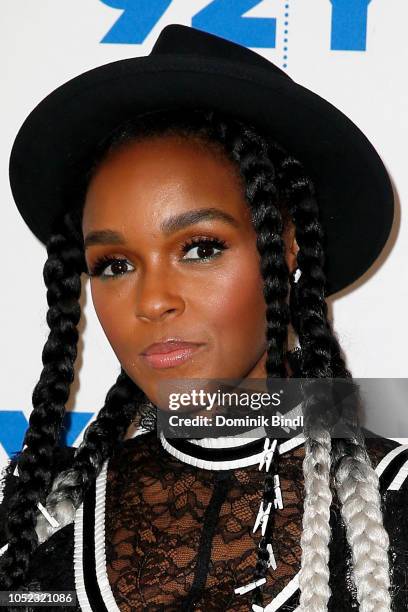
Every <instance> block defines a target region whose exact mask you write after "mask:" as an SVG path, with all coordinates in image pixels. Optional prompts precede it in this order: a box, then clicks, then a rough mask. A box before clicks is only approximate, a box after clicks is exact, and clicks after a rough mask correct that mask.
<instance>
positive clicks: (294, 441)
mask: <svg viewBox="0 0 408 612" xmlns="http://www.w3.org/2000/svg"><path fill="white" fill-rule="evenodd" d="M305 440H306V438H305V437H304V435H303V434H299V435H297V436H295V437H294V438H291V439H290V440H287V441H286V442H282V444H279V446H278V450H279V454H280V455H283V453H287V452H288V451H290V450H292V449H293V448H296V447H297V446H300V445H301V444H304V442H305Z"/></svg>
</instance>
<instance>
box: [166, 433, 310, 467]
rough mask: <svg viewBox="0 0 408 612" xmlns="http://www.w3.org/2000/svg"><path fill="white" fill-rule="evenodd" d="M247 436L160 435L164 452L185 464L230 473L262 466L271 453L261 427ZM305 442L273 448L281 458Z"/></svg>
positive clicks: (292, 441) (299, 437) (293, 440)
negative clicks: (194, 437) (244, 468)
mask: <svg viewBox="0 0 408 612" xmlns="http://www.w3.org/2000/svg"><path fill="white" fill-rule="evenodd" d="M245 434H246V435H239V436H224V437H220V438H201V439H198V440H197V439H193V440H189V439H184V438H166V437H165V436H164V434H163V432H160V442H161V444H162V446H163V448H164V449H165V450H166V451H167V452H168V453H170V455H173V457H176V458H177V459H179V460H180V461H183V462H184V463H188V464H189V465H193V466H195V467H198V468H202V469H205V470H230V469H236V468H243V467H248V466H250V465H256V464H257V463H259V464H260V468H261V464H262V460H263V459H265V457H266V455H267V454H268V453H269V454H270V453H271V447H272V441H271V440H270V439H269V438H268V437H267V434H266V431H265V429H264V428H263V427H258V428H256V429H252V430H249V431H248V432H245ZM304 441H305V438H304V436H303V435H301V434H299V435H297V436H295V437H293V438H290V439H288V440H285V441H284V442H282V443H281V444H277V442H276V444H275V446H276V447H277V451H278V453H279V454H280V455H282V454H284V453H287V452H289V451H290V450H292V449H293V448H296V447H298V446H300V445H301V444H303V443H304Z"/></svg>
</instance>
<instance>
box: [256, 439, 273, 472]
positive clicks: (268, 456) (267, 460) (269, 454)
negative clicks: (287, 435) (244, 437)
mask: <svg viewBox="0 0 408 612" xmlns="http://www.w3.org/2000/svg"><path fill="white" fill-rule="evenodd" d="M269 442H271V447H270V448H269ZM277 443H278V440H276V439H275V440H274V441H273V442H272V441H271V440H270V439H269V438H266V440H265V443H264V452H263V454H262V457H261V461H260V462H259V468H258V469H259V470H262V467H263V465H264V464H265V470H266V471H267V472H268V471H269V468H270V467H271V463H272V459H273V455H274V452H275V448H276V445H277Z"/></svg>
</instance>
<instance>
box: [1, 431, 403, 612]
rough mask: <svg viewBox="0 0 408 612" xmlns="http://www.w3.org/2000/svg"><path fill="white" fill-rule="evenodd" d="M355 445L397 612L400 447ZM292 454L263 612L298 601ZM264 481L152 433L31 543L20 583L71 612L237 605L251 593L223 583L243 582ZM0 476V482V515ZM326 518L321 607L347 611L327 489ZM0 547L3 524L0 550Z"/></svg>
mask: <svg viewBox="0 0 408 612" xmlns="http://www.w3.org/2000/svg"><path fill="white" fill-rule="evenodd" d="M366 444H367V448H368V452H369V455H370V457H371V460H372V463H373V466H374V467H376V468H377V472H378V473H379V475H380V483H381V491H382V504H383V513H384V522H385V526H386V529H387V531H388V533H389V535H390V541H391V549H390V561H391V566H392V576H391V578H392V587H391V593H392V601H393V604H392V605H393V608H392V610H393V611H395V612H403V611H405V610H407V609H408V535H407V534H408V518H407V517H408V512H407V511H406V508H407V502H408V484H407V481H408V478H407V479H406V480H405V478H404V474H405V473H406V472H404V464H405V463H406V462H407V461H408V446H406V447H404V446H400V445H399V444H398V443H396V442H394V441H391V440H388V439H385V438H374V439H373V438H367V440H366ZM73 450H74V449H70V450H68V449H66V450H64V451H63V450H62V449H61V452H60V461H61V456H62V455H64V457H65V459H64V460H65V462H66V463H68V462H69V458H70V457H71V456H72V454H73ZM70 451H72V452H70ZM303 458H304V446H303V444H299V445H298V446H296V447H294V448H291V449H290V450H288V451H286V452H282V453H281V454H280V461H279V475H280V487H281V491H282V500H283V508H281V509H279V508H278V509H277V510H275V511H274V512H275V514H274V525H273V552H274V557H275V560H276V568H275V569H274V568H273V567H271V568H270V569H269V570H268V574H267V581H266V583H265V584H264V585H263V587H262V591H263V599H264V601H263V606H264V609H265V611H266V612H273V611H279V612H293V611H294V610H296V608H297V607H298V605H299V589H298V585H297V578H298V572H299V570H300V558H301V548H300V535H301V521H302V512H303V472H302V461H303ZM407 465H408V464H407ZM405 469H406V466H405ZM264 477H265V472H264V471H263V470H262V471H260V470H259V469H258V463H257V464H255V465H249V466H247V467H241V468H234V469H224V470H208V469H204V468H200V467H196V466H193V465H189V464H187V463H185V462H184V461H181V460H180V459H178V458H176V457H174V456H172V455H171V454H170V453H169V452H168V451H167V450H165V449H164V448H163V446H162V444H161V442H160V440H159V439H158V438H157V436H156V433H155V432H150V433H144V434H142V435H138V436H137V437H135V438H132V439H130V440H126V441H124V442H123V443H121V444H120V445H119V446H118V447H117V449H116V452H115V454H114V456H113V457H112V458H111V459H110V460H109V462H107V463H106V464H105V466H104V470H102V472H101V475H100V476H99V477H98V479H97V482H96V483H95V485H94V486H93V487H92V488H91V489H90V490H89V491H88V492H87V495H86V497H85V499H84V502H83V504H82V506H81V507H80V509H79V510H78V511H77V515H76V519H75V524H74V525H73V524H70V525H67V526H65V527H63V528H62V529H60V530H59V531H57V532H56V533H55V534H54V535H53V536H51V538H49V540H47V541H46V542H44V543H43V544H41V545H40V546H39V548H38V549H37V551H36V553H35V555H34V556H33V559H32V563H31V566H30V571H29V575H28V576H27V580H26V583H25V587H24V588H26V589H30V590H33V589H38V590H43V591H45V590H76V592H77V594H78V600H79V603H78V606H77V608H74V607H70V608H68V607H67V610H72V611H75V610H78V611H79V610H82V611H83V612H90V611H92V610H95V611H98V612H100V611H101V612H103V611H104V610H109V611H110V610H113V611H116V612H117V611H118V610H119V611H120V612H132V611H139V610H148V611H152V612H154V611H161V610H164V611H169V612H170V611H176V610H177V611H179V610H184V611H187V610H194V611H197V612H212V611H214V612H216V611H223V612H244V611H245V612H247V611H248V610H251V609H252V608H251V603H250V602H251V594H252V593H251V592H248V593H244V594H238V593H236V592H235V589H236V588H239V587H241V586H243V585H246V584H248V583H251V582H252V581H253V580H254V567H255V563H256V549H257V546H258V542H259V539H260V537H261V534H260V529H258V530H257V531H256V532H255V533H254V531H253V527H254V522H255V519H256V517H257V514H258V510H259V505H260V501H261V497H262V490H263V482H264ZM12 480H13V479H10V482H8V483H6V489H5V500H4V502H3V505H2V506H1V507H0V511H1V512H3V516H4V515H5V512H7V496H8V495H9V493H10V491H11V488H12V486H13V483H12ZM0 518H1V517H0ZM330 523H331V527H332V539H331V543H330V572H331V579H330V586H331V590H332V596H331V599H330V602H329V610H330V611H332V612H342V611H346V610H347V611H349V610H353V609H356V610H357V609H358V603H357V600H356V594H355V588H354V584H353V579H352V573H351V565H352V564H351V553H350V550H349V548H348V545H347V543H346V538H345V530H344V525H343V523H342V520H341V518H340V508H339V503H338V500H337V498H336V496H335V495H334V497H333V503H332V509H331V520H330ZM5 542H7V536H6V534H5V533H4V531H3V532H2V533H1V540H0V546H1V545H3V544H4V543H5ZM10 609H12V608H10ZM17 609H18V610H21V609H22V608H16V610H17ZM26 609H27V610H31V608H29V607H27V608H26ZM39 609H41V608H39V607H33V608H32V610H33V611H34V610H39ZM45 609H47V610H52V609H53V608H50V607H48V608H44V610H45ZM55 610H61V607H59V608H57V607H56V608H55Z"/></svg>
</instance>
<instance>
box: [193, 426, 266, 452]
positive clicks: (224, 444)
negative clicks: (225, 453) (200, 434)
mask: <svg viewBox="0 0 408 612" xmlns="http://www.w3.org/2000/svg"><path fill="white" fill-rule="evenodd" d="M251 434H252V435H251ZM258 434H259V435H258ZM265 436H266V431H265V428H264V427H262V426H261V427H256V428H255V429H251V430H250V431H246V432H244V433H243V434H238V435H236V436H220V437H219V438H201V439H200V440H196V439H194V438H192V439H189V442H190V443H191V444H196V445H197V446H202V447H203V448H220V447H221V448H235V447H237V446H244V445H245V444H250V443H251V442H254V441H255V440H260V439H262V438H265Z"/></svg>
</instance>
